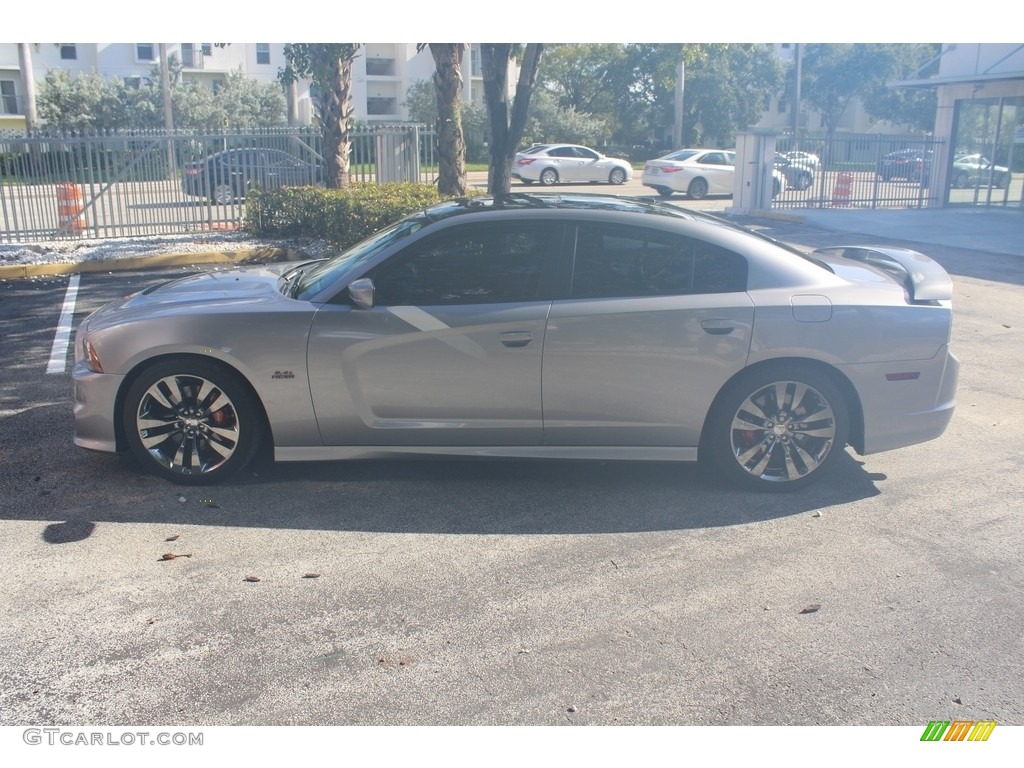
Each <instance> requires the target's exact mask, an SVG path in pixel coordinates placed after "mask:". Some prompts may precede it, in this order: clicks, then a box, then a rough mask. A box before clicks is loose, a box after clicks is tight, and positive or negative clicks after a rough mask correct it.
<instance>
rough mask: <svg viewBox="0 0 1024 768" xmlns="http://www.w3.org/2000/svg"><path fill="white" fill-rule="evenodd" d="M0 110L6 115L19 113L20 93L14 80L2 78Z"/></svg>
mask: <svg viewBox="0 0 1024 768" xmlns="http://www.w3.org/2000/svg"><path fill="white" fill-rule="evenodd" d="M0 112H2V113H3V114H5V115H17V114H20V112H18V94H17V92H16V91H15V90H14V81H13V80H0Z"/></svg>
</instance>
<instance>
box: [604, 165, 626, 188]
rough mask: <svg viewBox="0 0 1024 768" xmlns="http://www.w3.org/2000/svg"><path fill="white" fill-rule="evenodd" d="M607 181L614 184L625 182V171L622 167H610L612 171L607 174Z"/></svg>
mask: <svg viewBox="0 0 1024 768" xmlns="http://www.w3.org/2000/svg"><path fill="white" fill-rule="evenodd" d="M608 183H609V184H614V185H615V186H618V185H619V184H625V183H626V172H625V171H624V170H623V169H622V168H612V172H611V173H609V174H608Z"/></svg>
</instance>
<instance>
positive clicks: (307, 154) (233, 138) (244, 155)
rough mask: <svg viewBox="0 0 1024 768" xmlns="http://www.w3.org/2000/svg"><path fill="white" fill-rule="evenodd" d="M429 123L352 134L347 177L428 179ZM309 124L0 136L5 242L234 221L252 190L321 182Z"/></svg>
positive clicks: (433, 166)
mask: <svg viewBox="0 0 1024 768" xmlns="http://www.w3.org/2000/svg"><path fill="white" fill-rule="evenodd" d="M434 147H435V136H434V133H433V131H431V130H427V129H426V128H424V127H423V126H420V125H408V124H397V125H375V126H371V127H360V128H357V129H356V130H355V131H354V132H353V136H352V147H351V152H350V167H349V170H350V180H351V181H355V182H370V183H382V182H390V181H409V182H420V183H433V182H434V181H435V179H436V178H437V163H436V157H435V152H434ZM325 165H326V164H325V162H324V157H323V139H322V136H321V134H320V132H319V131H318V130H316V129H315V128H310V127H305V128H290V129H279V130H263V131H254V132H247V133H216V134H197V133H187V134H186V133H181V132H171V133H168V132H136V133H131V134H116V135H105V136H74V135H60V136H39V137H35V136H34V137H31V138H25V137H5V138H0V242H37V241H41V240H52V239H64V238H116V237H135V236H147V235H168V234H182V233H187V232H198V231H203V230H232V229H237V228H238V227H239V226H240V224H241V221H242V218H243V215H244V209H245V196H246V193H247V192H248V191H249V190H251V189H253V188H278V187H283V186H300V185H308V184H323V183H324V181H325V176H326V170H325Z"/></svg>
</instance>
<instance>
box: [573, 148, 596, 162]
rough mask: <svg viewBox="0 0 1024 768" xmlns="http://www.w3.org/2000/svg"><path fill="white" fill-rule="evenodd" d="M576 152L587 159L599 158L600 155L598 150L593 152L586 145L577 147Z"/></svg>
mask: <svg viewBox="0 0 1024 768" xmlns="http://www.w3.org/2000/svg"><path fill="white" fill-rule="evenodd" d="M576 154H577V155H578V156H579V157H582V158H584V159H586V160H597V158H598V155H597V153H596V152H592V151H591V150H589V149H587V148H586V147H576Z"/></svg>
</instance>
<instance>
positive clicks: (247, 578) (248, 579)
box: [242, 576, 260, 582]
mask: <svg viewBox="0 0 1024 768" xmlns="http://www.w3.org/2000/svg"><path fill="white" fill-rule="evenodd" d="M259 580H260V577H259V576H246V577H245V578H244V579H242V581H253V582H255V581H259Z"/></svg>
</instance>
